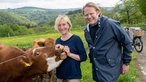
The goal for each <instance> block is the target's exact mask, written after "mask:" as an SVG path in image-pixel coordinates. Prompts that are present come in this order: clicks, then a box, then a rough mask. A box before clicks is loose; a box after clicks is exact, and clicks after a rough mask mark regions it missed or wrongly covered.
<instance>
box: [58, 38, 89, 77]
mask: <svg viewBox="0 0 146 82" xmlns="http://www.w3.org/2000/svg"><path fill="white" fill-rule="evenodd" d="M56 44H62V45H64V46H69V48H70V52H71V53H74V54H78V55H79V56H80V61H77V60H74V59H72V58H70V57H67V59H65V60H64V61H63V62H62V63H61V65H60V66H59V67H58V68H57V69H56V76H57V77H58V78H60V79H81V77H82V75H81V69H80V63H81V62H82V61H85V60H86V59H87V55H86V51H85V48H84V45H83V43H82V40H81V39H80V37H79V36H77V35H72V36H71V38H69V39H68V40H66V41H62V40H61V39H60V38H58V39H57V40H56Z"/></svg>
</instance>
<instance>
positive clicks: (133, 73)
mask: <svg viewBox="0 0 146 82" xmlns="http://www.w3.org/2000/svg"><path fill="white" fill-rule="evenodd" d="M72 33H73V34H76V35H79V36H80V37H81V39H82V41H83V43H84V46H85V48H86V50H87V53H88V46H87V43H86V41H85V38H84V34H83V31H82V30H76V31H72ZM57 37H60V34H59V33H45V34H33V35H25V36H15V37H5V38H0V43H4V44H6V45H8V46H17V47H19V48H28V47H31V46H32V42H33V40H35V39H39V38H54V39H56V38H57ZM135 59H136V54H135V53H134V52H133V54H132V62H131V63H130V69H129V72H128V73H127V74H125V75H121V76H120V78H119V79H118V81H117V82H139V79H138V71H137V69H136V67H135V66H134V62H135ZM81 69H82V79H81V82H94V81H93V80H92V69H91V63H90V61H89V58H88V59H87V61H85V62H82V63H81ZM113 72H114V71H113Z"/></svg>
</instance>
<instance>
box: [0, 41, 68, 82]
mask: <svg viewBox="0 0 146 82" xmlns="http://www.w3.org/2000/svg"><path fill="white" fill-rule="evenodd" d="M65 58H66V53H65V52H64V51H63V46H61V45H56V46H55V45H54V43H53V44H52V43H51V44H50V46H47V47H38V48H35V49H31V50H30V51H29V52H27V53H26V52H25V51H23V50H21V49H19V48H17V47H11V46H6V45H4V44H0V82H32V78H33V77H36V76H38V75H42V74H45V73H47V72H49V71H51V70H52V69H54V68H56V67H57V66H59V65H60V63H61V62H62V61H63V60H64V59H65ZM52 63H53V64H52ZM52 65H53V66H52ZM54 65H55V66H54Z"/></svg>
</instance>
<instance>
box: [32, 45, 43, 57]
mask: <svg viewBox="0 0 146 82" xmlns="http://www.w3.org/2000/svg"><path fill="white" fill-rule="evenodd" d="M41 48H45V47H38V48H34V49H33V50H32V54H33V55H34V52H35V51H36V50H37V49H41Z"/></svg>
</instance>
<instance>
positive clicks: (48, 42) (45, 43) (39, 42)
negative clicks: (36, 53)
mask: <svg viewBox="0 0 146 82" xmlns="http://www.w3.org/2000/svg"><path fill="white" fill-rule="evenodd" d="M52 45H55V39H53V38H47V39H45V38H40V39H36V40H34V41H33V45H32V49H33V50H37V49H40V48H41V47H47V48H50V49H52V47H51V46H52ZM63 47H64V46H62V45H60V44H57V45H56V47H55V50H56V55H60V56H58V57H57V58H56V61H58V60H60V59H65V58H66V56H64V55H61V54H60V53H62V54H66V53H65V52H63V51H61V50H60V48H61V49H63ZM40 51H43V49H42V50H41V49H40ZM52 54H53V53H52ZM48 62H50V64H49V65H50V67H49V70H48V71H50V72H48V75H49V78H48V80H49V82H55V80H56V78H55V72H56V71H55V68H56V66H54V65H58V64H60V63H61V62H62V60H61V61H59V62H58V63H55V62H54V58H53V57H52V58H48ZM53 62H54V63H53ZM41 81H42V82H43V75H42V76H41Z"/></svg>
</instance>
